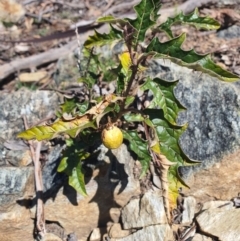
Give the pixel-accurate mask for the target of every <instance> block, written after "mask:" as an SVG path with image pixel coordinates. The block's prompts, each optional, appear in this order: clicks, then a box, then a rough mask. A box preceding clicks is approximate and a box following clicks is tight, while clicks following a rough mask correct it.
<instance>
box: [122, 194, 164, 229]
mask: <svg viewBox="0 0 240 241" xmlns="http://www.w3.org/2000/svg"><path fill="white" fill-rule="evenodd" d="M121 218H122V222H123V228H124V229H130V228H141V227H146V226H149V225H157V224H166V223H167V218H166V214H165V211H164V205H163V197H162V192H160V191H151V190H149V191H147V192H146V193H145V194H144V195H143V196H142V197H137V198H133V199H131V200H130V202H129V203H128V204H127V205H126V206H125V207H124V208H123V210H122V215H121Z"/></svg>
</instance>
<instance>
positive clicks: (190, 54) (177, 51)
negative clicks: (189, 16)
mask: <svg viewBox="0 0 240 241" xmlns="http://www.w3.org/2000/svg"><path fill="white" fill-rule="evenodd" d="M185 39H186V34H184V33H183V34H181V35H180V36H178V37H176V38H174V39H171V40H169V41H167V42H164V43H161V42H160V41H159V40H158V38H154V39H153V40H152V41H151V43H150V44H149V45H148V47H147V50H146V52H148V54H153V55H154V57H155V58H166V59H170V60H171V61H172V62H174V63H176V64H178V65H181V66H185V67H187V68H190V69H194V70H198V71H201V72H204V73H208V74H209V75H212V76H215V77H217V78H219V79H221V80H223V81H227V82H233V81H236V80H238V79H239V77H238V76H237V75H235V74H232V73H230V72H228V71H226V70H224V69H222V68H221V67H220V66H218V65H217V64H215V63H214V62H213V61H212V60H211V58H210V56H209V55H208V54H205V55H200V54H197V53H196V52H195V51H194V50H187V51H185V50H183V49H181V45H182V44H183V42H184V41H185Z"/></svg>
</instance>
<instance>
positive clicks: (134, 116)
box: [124, 113, 144, 122]
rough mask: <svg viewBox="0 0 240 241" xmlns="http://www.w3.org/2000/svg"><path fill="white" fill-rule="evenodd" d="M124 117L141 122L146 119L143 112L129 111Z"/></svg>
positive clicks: (129, 120) (130, 120) (127, 119)
mask: <svg viewBox="0 0 240 241" xmlns="http://www.w3.org/2000/svg"><path fill="white" fill-rule="evenodd" d="M124 119H125V120H126V121H127V122H141V121H144V117H143V116H142V115H141V114H135V113H127V114H125V115H124Z"/></svg>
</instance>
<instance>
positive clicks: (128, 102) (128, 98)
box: [125, 95, 135, 108]
mask: <svg viewBox="0 0 240 241" xmlns="http://www.w3.org/2000/svg"><path fill="white" fill-rule="evenodd" d="M134 100H135V97H134V96H131V95H129V96H127V97H126V102H125V108H127V107H128V106H129V105H131V104H132V103H133V101H134Z"/></svg>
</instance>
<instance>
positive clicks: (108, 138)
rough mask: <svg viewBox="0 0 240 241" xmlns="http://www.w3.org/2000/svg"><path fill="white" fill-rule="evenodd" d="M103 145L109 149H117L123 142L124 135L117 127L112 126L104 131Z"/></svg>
mask: <svg viewBox="0 0 240 241" xmlns="http://www.w3.org/2000/svg"><path fill="white" fill-rule="evenodd" d="M102 142H103V145H104V146H106V147H107V148H109V149H117V148H118V147H119V146H121V144H122V142H123V133H122V131H121V130H120V129H119V128H118V127H116V126H110V127H107V128H105V129H104V130H103V131H102Z"/></svg>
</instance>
